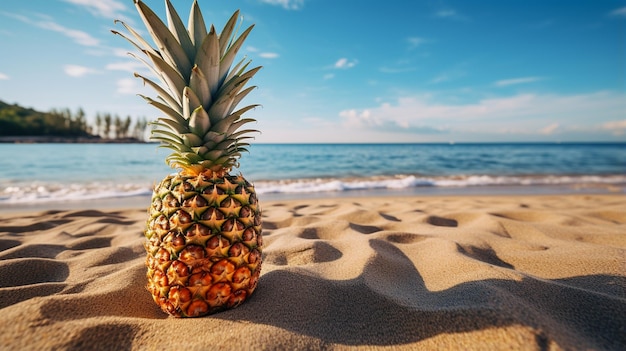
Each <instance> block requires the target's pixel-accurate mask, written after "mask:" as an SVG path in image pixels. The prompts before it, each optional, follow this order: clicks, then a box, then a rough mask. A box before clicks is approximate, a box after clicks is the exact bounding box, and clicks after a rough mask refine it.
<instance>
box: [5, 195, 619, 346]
mask: <svg viewBox="0 0 626 351" xmlns="http://www.w3.org/2000/svg"><path fill="white" fill-rule="evenodd" d="M261 200H262V199H261ZM263 205H264V206H263V211H264V212H263V215H264V242H265V250H264V261H263V272H262V276H261V280H260V282H259V287H258V289H257V291H256V292H255V293H254V295H253V296H252V298H251V299H250V300H249V301H247V302H246V303H244V304H243V305H241V306H239V307H238V308H236V309H233V310H230V311H226V312H222V313H219V314H215V315H211V316H207V317H204V318H198V319H176V318H171V317H167V316H166V315H165V314H163V313H162V312H161V311H160V310H159V308H158V307H157V306H156V305H155V304H154V303H153V301H152V299H151V297H150V294H149V293H148V292H147V291H146V290H145V288H144V286H145V268H144V250H143V246H142V244H143V235H142V230H143V225H144V220H145V210H144V209H115V210H96V209H94V210H64V211H47V212H37V213H11V214H4V215H0V312H1V313H2V318H0V349H2V350H29V349H36V350H47V349H55V350H56V349H68V350H78V349H81V350H82V349H84V350H94V349H111V350H151V349H154V350H156V349H173V348H175V347H176V348H178V349H189V350H207V349H209V348H210V347H216V348H219V349H226V350H245V349H264V350H271V349H282V350H292V349H329V348H332V349H339V350H342V349H389V350H392V349H393V350H397V349H403V348H405V349H420V348H421V349H477V350H485V349H497V350H509V349H521V350H552V349H567V350H569V349H572V350H579V349H580V350H583V349H594V350H620V349H626V197H624V196H623V195H597V196H596V195H589V196H573V195H572V196H527V197H525V196H515V197H505V196H493V197H401V198H384V197H378V198H366V197H363V198H346V199H316V200H297V201H274V202H267V203H264V204H263Z"/></svg>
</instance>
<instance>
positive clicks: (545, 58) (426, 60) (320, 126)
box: [0, 0, 626, 143]
mask: <svg viewBox="0 0 626 351" xmlns="http://www.w3.org/2000/svg"><path fill="white" fill-rule="evenodd" d="M145 2H146V3H147V4H148V5H149V6H150V7H152V8H153V9H154V10H155V12H157V13H158V14H161V15H164V13H165V12H164V9H165V5H164V2H163V1H162V0H146V1H145ZM191 3H192V1H191V0H173V4H174V6H175V7H176V8H177V10H178V12H179V14H180V15H181V17H183V19H184V21H185V22H186V18H187V16H188V13H189V8H190V6H191ZM199 3H200V7H201V9H202V11H203V14H204V18H205V20H206V21H207V22H210V23H214V24H215V25H216V27H217V28H218V30H221V28H222V26H223V24H224V23H225V21H226V20H227V19H228V18H229V17H230V15H231V14H232V12H233V11H234V10H236V9H240V10H241V12H242V15H243V17H244V25H249V24H252V23H255V24H256V26H255V29H254V30H253V31H252V34H251V35H250V36H249V37H248V40H247V44H246V45H245V47H244V48H243V49H242V51H241V52H240V55H241V54H245V55H246V56H248V57H249V58H251V59H252V64H253V65H261V66H263V69H262V70H261V71H260V72H259V73H258V74H257V75H256V76H255V78H254V79H253V80H252V81H251V83H252V84H253V85H256V86H258V89H256V90H255V91H254V92H253V93H252V94H250V95H249V96H248V101H247V102H248V103H250V104H251V103H259V104H261V105H262V107H260V108H257V109H255V110H253V111H251V112H250V113H249V117H253V118H256V119H257V120H258V123H257V125H256V126H255V128H257V129H259V130H261V132H262V133H261V134H259V135H257V137H256V142H259V143H261V142H262V143H273V142H449V141H454V142H462V141H471V142H478V141H626V78H625V74H626V1H623V0H622V1H609V0H597V1H591V0H573V1H561V0H558V1H557V0H531V1H521V0H520V1H513V0H511V1H501V0H493V1H478V0H476V1H460V0H457V1H444V0H412V1H399V0H386V1H369V0H341V1H339V0H229V1H224V0H220V1H218V0H199ZM114 19H122V20H124V21H125V22H127V23H129V24H130V25H131V26H133V27H134V28H135V29H143V25H142V23H141V20H140V19H139V17H138V16H137V14H136V10H135V8H134V5H133V2H132V1H131V0H29V1H22V0H4V1H2V4H1V5H0V47H1V48H2V49H1V50H2V54H0V100H3V101H5V102H9V103H18V104H20V105H24V106H28V107H33V108H35V109H39V110H44V111H47V110H50V109H51V108H65V107H69V108H70V109H72V110H76V109H77V108H78V107H82V108H83V109H84V110H85V111H86V112H87V114H88V118H90V119H92V120H93V118H94V117H95V114H96V112H111V113H113V114H119V115H120V116H122V117H125V116H127V115H130V116H132V117H139V116H145V117H147V118H148V119H153V118H155V117H158V113H157V111H156V110H154V109H153V108H151V107H150V106H148V105H146V104H145V102H144V101H143V100H142V99H141V98H140V97H138V96H137V95H136V94H137V93H143V94H152V92H151V91H150V90H149V89H147V88H143V87H141V84H140V81H139V80H138V79H136V78H134V77H133V76H132V72H135V71H137V72H142V73H145V72H146V70H145V68H144V67H142V65H141V64H140V63H138V62H137V61H135V60H133V59H132V58H130V57H129V56H128V55H127V54H126V52H127V51H129V50H132V49H133V48H132V47H131V46H130V45H129V44H128V43H127V42H126V41H125V40H123V39H122V38H121V37H118V36H114V35H113V34H111V32H110V30H111V29H118V30H121V29H122V27H121V26H119V25H117V26H116V25H115V24H114V23H113V20H114ZM142 32H143V33H146V31H145V30H144V31H142Z"/></svg>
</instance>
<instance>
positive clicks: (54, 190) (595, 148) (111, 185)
mask: <svg viewBox="0 0 626 351" xmlns="http://www.w3.org/2000/svg"><path fill="white" fill-rule="evenodd" d="M157 146H158V145H157V144H0V160H1V161H0V209H1V208H2V207H4V208H8V207H10V206H13V205H14V204H41V203H51V202H75V201H94V200H102V199H119V198H129V197H143V198H146V199H147V198H148V197H149V196H150V194H151V188H152V186H153V184H154V183H156V182H158V181H159V180H160V179H162V178H163V177H165V176H166V175H167V174H169V173H172V172H173V170H172V169H171V168H169V166H167V165H166V164H165V162H164V158H165V156H167V154H168V150H167V149H161V148H157ZM240 163H241V167H240V168H238V169H235V170H234V172H241V173H243V175H244V176H245V178H246V179H248V180H249V181H250V182H252V183H253V184H254V185H255V187H256V189H257V192H258V194H259V197H260V198H261V200H263V199H264V198H267V199H280V198H302V197H307V196H308V197H312V196H314V197H320V196H324V197H332V196H346V195H347V196H352V195H355V196H360V195H378V194H384V195H392V196H394V195H398V196H399V195H407V194H409V195H420V194H422V195H428V194H506V193H515V194H524V193H528V194H535V193H555V192H557V193H558V192H561V193H563V192H567V193H575V192H618V193H625V190H624V189H625V187H626V143H554V144H548V143H471V144H470V143H468V144H315V145H311V144H258V145H253V146H251V147H250V152H249V153H246V154H244V155H243V156H242V158H241V159H240ZM148 201H149V200H148Z"/></svg>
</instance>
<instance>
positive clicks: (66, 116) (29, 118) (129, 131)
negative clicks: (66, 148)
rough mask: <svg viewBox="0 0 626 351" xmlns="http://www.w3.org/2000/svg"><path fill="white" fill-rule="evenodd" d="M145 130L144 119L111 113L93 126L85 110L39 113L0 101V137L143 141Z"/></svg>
mask: <svg viewBox="0 0 626 351" xmlns="http://www.w3.org/2000/svg"><path fill="white" fill-rule="evenodd" d="M147 127H148V122H147V120H146V118H145V117H143V118H139V119H137V120H135V121H134V123H133V119H132V118H131V117H130V116H126V117H125V118H122V117H120V116H119V115H112V114H110V113H97V114H96V118H95V123H89V122H88V121H87V117H86V114H85V111H84V110H83V109H82V108H78V109H77V110H76V111H75V112H72V111H71V110H70V109H68V108H65V109H53V110H51V111H50V112H40V111H36V110H34V109H32V108H25V107H22V106H19V105H17V104H13V105H10V104H7V103H5V102H2V101H0V136H6V137H19V136H42V137H47V136H54V137H65V138H74V137H92V138H102V139H137V140H144V135H145V132H146V129H147Z"/></svg>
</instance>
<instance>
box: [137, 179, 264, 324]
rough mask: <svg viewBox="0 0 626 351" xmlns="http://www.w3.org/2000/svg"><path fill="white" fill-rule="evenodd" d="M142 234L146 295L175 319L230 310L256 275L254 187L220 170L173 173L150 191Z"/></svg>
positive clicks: (258, 242) (259, 241)
mask: <svg viewBox="0 0 626 351" xmlns="http://www.w3.org/2000/svg"><path fill="white" fill-rule="evenodd" d="M148 213H149V216H148V220H147V224H146V230H145V237H146V241H145V248H146V252H147V258H146V266H147V268H148V270H147V278H148V284H147V289H148V291H150V293H151V294H152V297H153V299H154V301H155V302H156V303H157V304H158V305H159V306H160V307H161V309H162V310H163V311H165V312H167V313H168V314H170V315H172V316H175V317H199V316H203V315H207V314H212V313H216V312H219V311H223V310H225V309H228V308H234V307H236V306H238V305H240V304H241V303H242V302H244V301H245V300H246V299H247V298H249V297H250V295H251V294H252V293H253V292H254V290H255V289H256V286H257V283H258V280H259V276H260V273H261V262H262V248H263V237H262V228H261V210H260V207H259V205H258V200H257V197H256V193H255V190H254V186H253V185H252V184H250V183H249V182H248V181H246V180H245V179H244V178H243V176H241V175H237V176H233V175H230V174H228V173H227V172H226V171H218V172H213V171H204V172H202V173H200V174H197V175H196V174H191V175H186V174H181V173H178V174H173V175H169V176H167V177H166V178H165V179H163V180H162V181H161V182H160V183H159V184H158V185H157V186H156V187H155V188H154V191H153V195H152V204H151V206H150V208H149V209H148Z"/></svg>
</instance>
